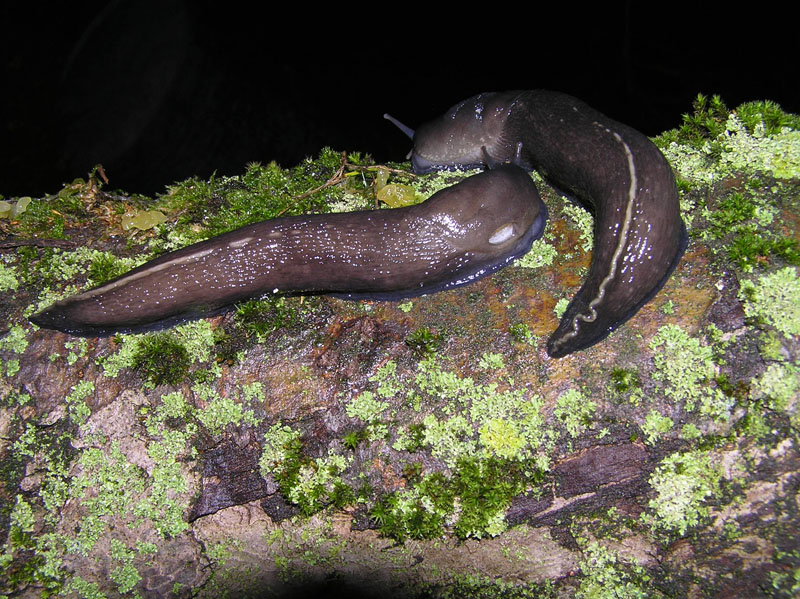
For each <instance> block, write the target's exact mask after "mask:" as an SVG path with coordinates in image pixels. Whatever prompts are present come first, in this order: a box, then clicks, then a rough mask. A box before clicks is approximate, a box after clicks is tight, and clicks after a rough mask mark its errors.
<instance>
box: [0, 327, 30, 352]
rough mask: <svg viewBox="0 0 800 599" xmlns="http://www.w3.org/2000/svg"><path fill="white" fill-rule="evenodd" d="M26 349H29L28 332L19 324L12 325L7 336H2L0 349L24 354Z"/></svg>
mask: <svg viewBox="0 0 800 599" xmlns="http://www.w3.org/2000/svg"><path fill="white" fill-rule="evenodd" d="M26 349H28V333H27V331H26V330H25V329H24V328H23V327H21V326H19V325H14V326H12V327H11V328H10V329H9V330H8V332H7V333H6V334H5V336H3V337H2V338H0V350H5V351H10V352H14V353H17V354H22V353H25V350H26Z"/></svg>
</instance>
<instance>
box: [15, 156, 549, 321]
mask: <svg viewBox="0 0 800 599" xmlns="http://www.w3.org/2000/svg"><path fill="white" fill-rule="evenodd" d="M546 220H547V210H546V208H545V206H544V204H543V203H542V201H541V199H540V198H539V194H538V192H537V191H536V187H535V185H534V184H533V181H532V180H531V177H530V175H529V174H528V173H526V172H525V171H524V170H522V169H521V168H519V167H517V166H513V165H510V164H507V165H500V166H498V167H497V168H495V169H493V170H490V171H485V172H483V173H480V174H478V175H474V176H472V177H469V178H467V179H465V180H464V181H462V182H460V183H459V184H457V185H454V186H452V187H449V188H447V189H444V190H442V191H439V192H438V193H436V194H434V195H433V196H432V197H431V198H429V199H428V200H427V201H425V202H423V203H421V204H417V205H415V206H410V207H407V208H397V209H393V210H368V211H361V212H349V213H341V214H324V215H306V216H291V217H283V218H277V219H274V220H268V221H263V222H260V223H256V224H253V225H249V226H245V227H242V228H240V229H236V230H234V231H230V232H229V233H225V234H223V235H219V236H218V237H213V238H211V239H208V240H206V241H202V242H200V243H196V244H194V245H191V246H189V247H186V248H183V249H180V250H177V251H175V252H171V253H168V254H165V255H163V256H160V257H159V258H156V259H154V260H151V261H150V262H147V263H146V264H143V265H142V266H139V267H138V268H135V269H133V270H131V271H130V272H128V273H126V274H124V275H122V276H121V277H119V278H117V279H115V280H113V281H111V282H109V283H106V284H104V285H101V286H99V287H97V288H95V289H92V290H90V291H86V292H84V293H81V294H78V295H75V296H72V297H69V298H67V299H65V300H63V301H59V302H56V303H55V304H53V305H52V306H50V307H49V308H47V309H45V310H43V311H42V312H39V313H38V314H36V315H34V316H32V317H31V319H30V320H31V322H33V323H34V324H36V325H38V326H40V327H44V328H49V329H57V330H59V331H64V332H66V333H70V334H73V335H81V336H103V335H110V334H115V333H119V332H142V331H146V330H151V329H154V328H163V327H164V326H168V325H171V324H175V323H177V322H181V321H184V320H188V319H191V318H198V317H202V316H207V315H209V314H212V313H214V312H218V311H220V310H221V309H224V308H226V307H228V306H230V305H231V304H234V303H236V302H239V301H242V300H246V299H249V298H253V297H259V296H263V295H265V294H269V293H275V294H278V293H280V294H302V293H314V294H318V293H328V294H334V295H339V296H341V297H345V298H348V299H362V298H371V299H385V300H397V299H402V298H407V297H413V296H417V295H422V294H426V293H434V292H436V291H442V290H445V289H451V288H453V287H458V286H460V285H466V284H467V283H470V282H472V281H475V280H477V279H479V278H480V277H483V276H484V275H487V274H489V273H491V272H494V271H496V270H498V269H500V268H502V267H504V266H506V265H507V264H509V263H511V261H512V260H514V259H515V258H517V257H519V256H521V255H523V254H525V253H526V252H527V251H528V250H529V249H530V246H531V243H532V242H533V241H534V239H536V238H538V237H539V236H540V235H541V234H542V231H543V229H544V225H545V222H546Z"/></svg>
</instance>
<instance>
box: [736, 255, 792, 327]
mask: <svg viewBox="0 0 800 599" xmlns="http://www.w3.org/2000/svg"><path fill="white" fill-rule="evenodd" d="M739 299H741V300H742V303H743V306H744V312H745V315H746V316H748V317H750V318H754V319H756V320H757V321H758V322H760V323H764V324H766V325H768V326H771V327H774V328H775V329H776V330H777V331H778V332H779V333H782V334H783V335H784V337H786V338H787V339H788V338H791V337H792V336H793V335H794V336H796V335H800V278H799V277H798V276H797V269H795V268H792V267H786V268H783V269H781V270H779V271H777V272H774V273H771V274H767V275H763V276H761V277H759V278H758V279H757V280H756V281H753V280H744V281H742V283H741V287H740V289H739Z"/></svg>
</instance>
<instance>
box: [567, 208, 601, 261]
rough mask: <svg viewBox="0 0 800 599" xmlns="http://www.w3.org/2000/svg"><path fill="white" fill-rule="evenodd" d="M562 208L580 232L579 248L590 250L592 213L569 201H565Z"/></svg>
mask: <svg viewBox="0 0 800 599" xmlns="http://www.w3.org/2000/svg"><path fill="white" fill-rule="evenodd" d="M562 210H563V212H564V214H565V215H566V216H567V218H569V220H571V221H572V222H573V223H574V224H575V226H576V227H577V229H578V231H579V232H580V244H581V245H580V247H581V249H582V250H583V251H584V252H588V251H589V250H591V249H592V245H593V244H594V218H592V215H591V214H590V213H589V211H588V210H586V209H584V208H583V207H581V206H579V205H578V204H574V203H571V202H569V201H565V203H564V206H563V207H562Z"/></svg>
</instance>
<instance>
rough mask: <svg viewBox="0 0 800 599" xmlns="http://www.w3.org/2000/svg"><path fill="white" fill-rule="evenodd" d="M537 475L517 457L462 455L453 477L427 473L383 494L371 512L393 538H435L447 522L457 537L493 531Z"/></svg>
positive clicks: (495, 532) (502, 524)
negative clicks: (403, 487) (410, 484)
mask: <svg viewBox="0 0 800 599" xmlns="http://www.w3.org/2000/svg"><path fill="white" fill-rule="evenodd" d="M540 477H541V472H539V471H537V470H535V469H534V471H533V472H529V473H527V474H526V473H524V471H523V468H522V466H521V465H520V464H519V463H516V462H511V461H507V460H502V459H489V460H480V459H477V458H463V459H461V460H459V461H458V462H457V464H456V465H455V468H454V473H453V476H451V477H446V476H444V475H443V474H441V473H433V474H429V475H427V476H425V477H424V478H423V479H422V480H421V481H420V482H419V484H417V485H415V486H414V487H412V488H411V489H407V490H403V491H398V492H395V493H392V494H390V495H388V496H385V497H383V498H382V499H381V500H380V501H379V502H378V503H376V505H375V506H374V507H373V509H372V510H371V511H370V516H371V517H372V519H373V520H374V521H375V522H376V524H377V525H378V527H379V529H380V531H381V533H382V534H384V535H386V536H388V537H391V538H394V539H396V540H398V541H402V540H404V539H406V538H414V539H432V538H436V537H439V536H441V535H442V534H444V532H445V529H447V528H450V527H452V530H453V532H454V533H455V534H456V536H458V537H460V538H467V537H476V538H481V537H483V536H487V535H488V536H496V535H498V534H500V533H501V532H503V531H504V530H505V528H506V523H505V510H506V509H507V508H508V506H509V505H510V503H511V500H512V499H513V497H515V496H516V495H517V494H519V493H520V492H521V491H522V490H523V489H524V488H525V486H526V484H535V483H536V482H538V481H539V480H540V479H541V478H540ZM456 506H457V508H456Z"/></svg>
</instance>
